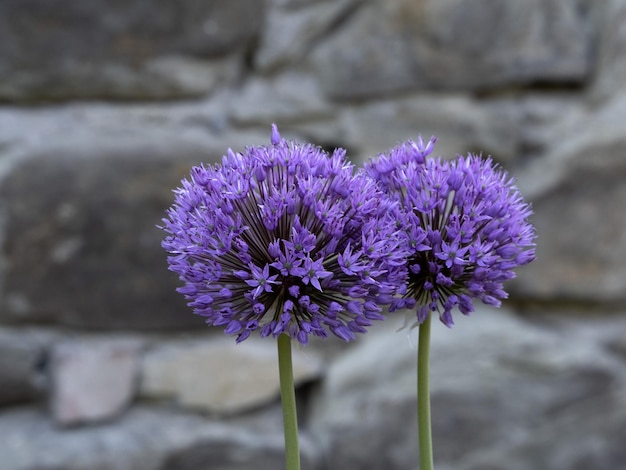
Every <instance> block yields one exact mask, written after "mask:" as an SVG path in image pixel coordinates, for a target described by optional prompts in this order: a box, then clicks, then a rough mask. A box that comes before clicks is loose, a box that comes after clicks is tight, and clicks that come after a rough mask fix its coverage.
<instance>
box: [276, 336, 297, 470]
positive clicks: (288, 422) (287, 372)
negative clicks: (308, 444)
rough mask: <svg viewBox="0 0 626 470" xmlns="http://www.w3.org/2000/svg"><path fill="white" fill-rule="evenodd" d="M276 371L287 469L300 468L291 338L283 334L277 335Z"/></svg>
mask: <svg viewBox="0 0 626 470" xmlns="http://www.w3.org/2000/svg"><path fill="white" fill-rule="evenodd" d="M278 373H279V377H280V399H281V402H282V405H283V429H284V431H285V460H286V463H287V470H300V448H299V445H298V418H297V415H296V392H295V389H294V385H293V368H292V365H291V338H289V336H287V335H285V334H282V335H280V336H279V337H278Z"/></svg>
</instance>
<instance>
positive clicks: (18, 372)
mask: <svg viewBox="0 0 626 470" xmlns="http://www.w3.org/2000/svg"><path fill="white" fill-rule="evenodd" d="M54 339H55V335H54V334H52V333H49V332H46V331H44V330H39V329H36V330H33V329H27V330H23V329H14V328H0V405H2V406H5V405H8V404H14V403H21V402H28V401H32V400H35V399H37V398H39V397H40V396H41V395H42V393H43V392H44V390H45V388H46V385H47V384H46V379H45V366H46V361H47V349H48V347H49V346H50V345H51V344H52V342H53V341H54Z"/></svg>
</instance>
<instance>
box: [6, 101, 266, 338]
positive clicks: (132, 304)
mask: <svg viewBox="0 0 626 470" xmlns="http://www.w3.org/2000/svg"><path fill="white" fill-rule="evenodd" d="M170 114H171V115H170ZM215 116H217V115H215ZM5 118H6V119H5V122H6V124H7V129H5V130H4V132H5V139H6V140H7V141H8V142H9V144H8V147H7V148H8V150H7V152H6V157H5V159H4V160H3V161H2V162H0V163H1V164H0V173H1V181H0V200H1V201H2V206H3V214H2V218H3V225H4V226H5V227H6V228H5V234H4V243H3V247H2V248H3V250H2V251H3V257H4V265H5V272H4V278H3V283H4V286H3V290H4V295H3V296H2V298H1V299H0V302H1V304H2V308H1V309H0V318H3V319H5V320H8V321H48V322H55V323H60V324H64V325H70V326H75V327H88V328H106V329H115V328H134V329H159V328H161V329H163V328H179V329H180V328H184V327H191V326H197V327H202V325H203V322H202V320H201V319H200V318H198V317H195V316H194V315H192V314H191V313H190V312H189V310H188V308H187V307H186V306H185V303H184V300H183V299H182V296H180V295H179V294H177V293H176V292H175V290H174V289H175V287H176V286H177V284H178V282H177V280H176V278H175V276H174V275H173V274H172V273H169V272H168V271H167V269H166V268H167V264H166V261H165V253H164V251H163V250H162V248H161V247H160V243H161V240H162V237H163V234H162V232H161V231H160V230H158V229H157V228H156V225H157V224H158V223H160V221H161V219H162V217H163V215H164V211H165V208H166V207H168V206H169V205H170V204H171V202H172V193H171V190H172V188H174V187H176V186H177V185H179V183H180V179H181V177H183V176H186V175H188V173H189V169H190V167H191V166H192V165H193V164H197V163H198V162H200V161H206V162H211V161H216V160H217V159H219V158H220V157H221V155H223V153H224V152H225V151H226V149H227V147H228V145H230V144H237V145H234V146H235V148H242V147H243V145H244V144H243V143H241V142H242V141H243V142H246V143H249V142H254V141H257V142H259V141H261V140H262V141H263V142H266V141H267V140H268V137H267V136H268V131H267V130H265V132H264V135H263V136H259V135H258V134H253V135H251V134H250V133H247V134H243V135H240V136H231V137H228V136H227V137H224V136H221V135H215V134H213V133H212V131H211V130H210V129H209V128H207V127H206V126H210V125H212V123H213V122H214V121H212V120H211V119H212V118H210V117H208V116H207V115H205V114H203V113H202V112H195V111H194V112H188V111H187V110H186V109H177V108H175V107H174V108H171V109H168V108H157V109H152V108H149V107H147V108H141V107H139V108H137V109H119V108H112V107H107V106H102V107H101V108H95V109H94V108H93V107H82V106H77V107H69V108H61V109H56V108H46V109H44V110H40V111H38V112H36V113H34V112H14V113H7V115H6V116H5ZM2 120H3V119H2V116H0V122H2ZM24 128H28V129H29V133H26V134H24V133H23V132H22V134H20V133H19V129H24ZM268 129H269V126H268Z"/></svg>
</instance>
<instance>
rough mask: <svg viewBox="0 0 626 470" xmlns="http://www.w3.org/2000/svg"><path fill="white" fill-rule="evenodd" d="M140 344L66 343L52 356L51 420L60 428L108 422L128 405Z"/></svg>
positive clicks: (120, 341)
mask: <svg viewBox="0 0 626 470" xmlns="http://www.w3.org/2000/svg"><path fill="white" fill-rule="evenodd" d="M140 346H141V344H140V343H139V342H138V341H136V340H130V339H119V338H118V339H99V340H91V341H89V340H86V341H85V340H83V341H68V342H62V343H60V344H57V345H56V346H55V347H54V348H53V350H52V354H51V364H50V375H51V381H52V398H51V403H50V408H51V410H52V416H53V418H54V420H55V421H56V422H57V423H59V424H61V425H64V426H65V425H75V424H81V423H89V422H97V421H102V420H108V419H111V418H114V417H116V416H118V415H119V414H120V413H121V412H122V411H124V410H125V409H126V407H127V406H128V405H129V404H130V402H131V400H132V398H133V396H134V392H135V387H136V383H137V375H138V371H139V369H138V366H139V350H140Z"/></svg>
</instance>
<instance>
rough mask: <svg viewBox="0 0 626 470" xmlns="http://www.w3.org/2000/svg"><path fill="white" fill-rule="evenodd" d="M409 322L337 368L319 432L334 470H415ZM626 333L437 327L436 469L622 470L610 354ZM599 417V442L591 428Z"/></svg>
mask: <svg viewBox="0 0 626 470" xmlns="http://www.w3.org/2000/svg"><path fill="white" fill-rule="evenodd" d="M570 322H571V320H570ZM400 323H401V320H400V319H398V320H397V321H396V322H393V321H390V322H389V323H387V324H385V325H382V326H381V327H380V328H379V329H377V331H373V332H371V333H369V334H368V335H367V336H366V337H364V338H363V341H361V342H360V343H359V344H358V345H357V346H356V347H355V348H354V349H352V350H351V351H350V352H348V353H347V354H345V355H344V356H342V357H340V358H338V359H337V361H336V362H335V363H334V364H332V365H331V367H330V368H329V370H328V373H327V377H326V380H325V381H324V383H323V386H322V389H321V392H320V394H319V395H318V396H317V397H316V398H315V401H314V404H313V409H312V412H311V415H310V417H311V421H312V429H313V432H314V435H316V436H317V437H318V438H319V439H320V440H321V442H322V443H323V444H324V446H325V449H326V452H327V454H328V455H330V456H332V462H333V465H334V467H335V468H380V469H382V468H385V469H390V470H391V469H406V468H415V465H414V462H415V460H416V452H417V450H416V448H415V442H417V435H416V434H417V428H416V426H417V424H416V416H415V406H416V402H415V400H416V391H415V382H416V372H415V370H416V351H415V347H411V346H410V344H409V343H410V342H415V336H416V335H414V334H413V335H411V337H412V338H413V339H412V340H409V341H406V340H405V336H406V333H403V332H400V333H397V332H395V331H394V330H395V329H396V328H397V327H398V325H399V324H400ZM599 325H600V326H599ZM625 327H626V322H625V320H624V318H621V319H617V320H611V319H608V320H604V323H603V322H602V321H601V320H598V319H596V320H595V321H593V322H592V321H583V320H581V321H579V322H571V323H569V326H568V324H567V323H565V322H562V321H558V320H556V319H555V320H554V321H553V323H552V324H550V323H547V324H545V323H544V324H541V323H537V324H535V323H533V322H529V321H522V320H520V319H517V318H515V317H514V316H512V315H511V314H510V313H509V312H507V311H506V310H501V311H490V310H486V309H480V310H479V311H477V312H476V313H475V314H473V315H472V317H471V318H469V319H459V321H458V322H457V325H456V326H455V327H454V328H453V329H451V330H447V329H445V328H444V327H443V326H442V325H440V324H438V323H436V324H435V325H434V326H433V338H432V343H431V347H432V352H431V391H432V407H433V411H432V419H433V440H434V445H435V458H436V460H437V461H438V465H441V466H442V467H441V468H447V469H457V468H458V469H461V468H463V469H465V468H472V469H474V468H475V469H479V468H480V469H487V468H489V469H492V468H493V469H500V468H507V469H508V468H515V469H524V470H525V469H532V468H548V469H554V470H556V469H563V468H579V467H570V466H569V465H566V464H563V462H569V463H572V464H574V463H575V462H583V461H586V462H592V461H595V460H594V459H595V458H597V457H599V456H600V453H601V451H602V450H606V451H607V457H606V458H604V457H601V460H600V461H601V462H607V465H606V466H603V467H601V468H607V469H608V468H619V465H620V462H621V461H620V460H619V459H620V458H621V456H622V454H623V447H622V444H621V441H620V440H619V439H618V438H616V437H615V436H613V435H612V433H613V432H615V431H616V430H617V429H619V426H622V427H623V426H624V425H625V424H626V422H625V421H624V420H625V419H626V415H625V414H624V413H618V414H614V412H613V410H615V409H617V408H615V407H616V406H619V403H621V402H622V401H623V400H622V398H620V397H623V394H624V390H625V388H624V387H625V386H626V382H625V379H626V374H625V373H624V367H623V361H620V360H617V359H616V358H615V357H614V356H612V355H610V354H608V353H607V350H606V344H607V343H608V342H610V341H611V340H612V339H614V338H616V337H617V336H620V335H621V332H622V331H624V330H623V329H624V328H625ZM592 413H595V417H594V420H593V430H594V432H593V433H591V434H589V433H586V432H584V431H583V428H584V427H585V424H584V423H585V422H586V420H587V419H588V417H589V416H590V414H592ZM622 434H623V433H622ZM618 435H619V434H618ZM570 439H573V440H572V441H570ZM573 442H576V443H577V444H576V445H572V444H573ZM363 443H367V447H368V452H363V445H364V444H363ZM598 443H599V444H598ZM524 449H534V450H535V451H536V452H535V453H533V452H529V453H525V452H524V451H523V450H524ZM485 455H487V456H490V457H489V458H487V459H486V458H485V457H484V456H485ZM512 456H515V458H512ZM512 460H514V461H515V464H512V463H510V462H511V461H512ZM474 462H483V464H484V465H483V466H481V465H478V464H474ZM486 462H489V465H487V464H486ZM608 463H611V464H612V465H613V467H611V466H610V465H608ZM544 464H545V465H544ZM473 465H476V466H473ZM580 468H582V467H580Z"/></svg>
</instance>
